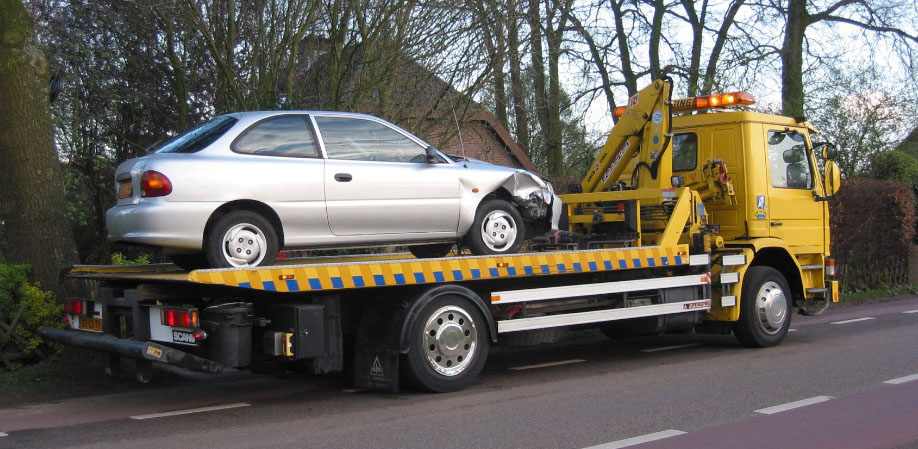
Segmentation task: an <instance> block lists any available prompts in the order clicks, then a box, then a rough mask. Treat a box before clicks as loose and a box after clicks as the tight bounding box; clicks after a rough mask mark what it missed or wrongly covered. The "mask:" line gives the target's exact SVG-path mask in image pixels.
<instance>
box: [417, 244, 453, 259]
mask: <svg viewBox="0 0 918 449" xmlns="http://www.w3.org/2000/svg"><path fill="white" fill-rule="evenodd" d="M451 249H453V244H452V243H433V244H430V245H412V246H409V247H408V251H409V252H411V255H413V256H414V257H416V258H418V259H435V258H437V257H444V256H446V255H447V254H449V250H451Z"/></svg>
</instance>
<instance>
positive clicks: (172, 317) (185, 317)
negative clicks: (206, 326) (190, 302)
mask: <svg viewBox="0 0 918 449" xmlns="http://www.w3.org/2000/svg"><path fill="white" fill-rule="evenodd" d="M162 323H163V324H164V325H166V326H170V327H183V328H185V329H191V328H195V327H198V311H197V309H163V310H162Z"/></svg>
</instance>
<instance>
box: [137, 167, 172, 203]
mask: <svg viewBox="0 0 918 449" xmlns="http://www.w3.org/2000/svg"><path fill="white" fill-rule="evenodd" d="M140 191H141V193H142V194H143V196H144V197H152V196H166V195H168V194H170V193H172V181H170V180H169V178H167V177H166V175H164V174H162V173H160V172H158V171H153V170H150V171H145V172H143V176H142V177H141V178H140Z"/></svg>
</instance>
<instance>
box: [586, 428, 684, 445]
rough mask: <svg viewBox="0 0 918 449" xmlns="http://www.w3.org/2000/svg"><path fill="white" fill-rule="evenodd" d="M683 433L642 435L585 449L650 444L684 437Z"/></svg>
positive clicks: (674, 431) (666, 432)
mask: <svg viewBox="0 0 918 449" xmlns="http://www.w3.org/2000/svg"><path fill="white" fill-rule="evenodd" d="M683 433H685V432H683V431H681V430H673V429H669V430H664V431H662V432H655V433H648V434H647V435H641V436H639V437H634V438H627V439H624V440H618V441H613V442H611V443H605V444H600V445H597V446H590V447H588V448H585V449H618V448H622V447H628V446H634V445H636V444H643V443H649V442H651V441H657V440H662V439H664V438H669V437H674V436H677V435H682V434H683Z"/></svg>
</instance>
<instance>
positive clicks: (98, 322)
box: [80, 318, 102, 332]
mask: <svg viewBox="0 0 918 449" xmlns="http://www.w3.org/2000/svg"><path fill="white" fill-rule="evenodd" d="M80 329H83V330H87V331H94V332H102V319H101V318H80Z"/></svg>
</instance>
